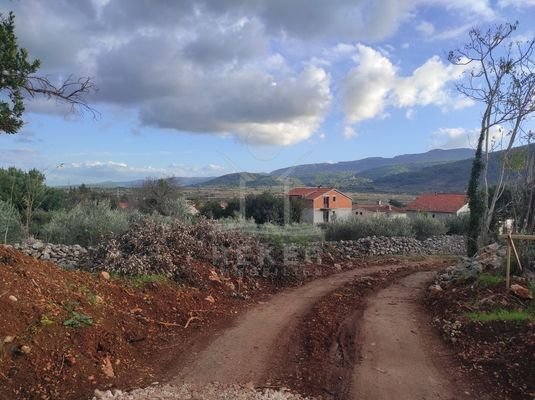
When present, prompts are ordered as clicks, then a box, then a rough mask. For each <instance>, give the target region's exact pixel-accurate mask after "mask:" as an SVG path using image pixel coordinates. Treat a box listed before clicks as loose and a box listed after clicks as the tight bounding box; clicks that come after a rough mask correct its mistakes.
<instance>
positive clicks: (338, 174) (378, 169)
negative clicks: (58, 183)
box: [91, 146, 535, 193]
mask: <svg viewBox="0 0 535 400" xmlns="http://www.w3.org/2000/svg"><path fill="white" fill-rule="evenodd" d="M526 149H528V147H527V146H524V147H519V148H517V149H515V151H516V152H518V153H520V152H522V151H526ZM531 149H532V151H535V146H532V147H531ZM501 154H502V153H501V152H495V153H492V154H491V155H490V165H489V181H490V182H491V183H493V182H495V181H496V179H497V176H498V172H499V171H498V168H499V163H498V160H499V157H501ZM473 156H474V151H473V150H471V149H453V150H431V151H428V152H425V153H419V154H404V155H400V156H396V157H392V158H382V157H370V158H365V159H362V160H355V161H343V162H338V163H334V164H329V163H319V164H304V165H298V166H295V167H288V168H282V169H278V170H276V171H273V172H271V173H248V172H243V173H232V174H227V175H223V176H219V177H209V178H206V177H193V178H184V177H176V178H174V179H175V180H176V182H177V183H178V184H179V185H181V186H192V187H239V186H240V184H241V180H242V179H243V180H244V183H245V187H248V188H270V187H281V186H282V185H283V184H284V183H285V180H286V179H290V183H289V184H290V185H291V186H334V187H337V188H339V189H341V190H345V191H354V192H406V193H421V192H433V191H436V192H464V191H466V187H467V185H468V178H469V176H470V170H471V168H472V160H473ZM286 176H288V177H289V178H286ZM142 183H143V180H134V181H128V182H104V183H102V184H99V185H91V186H99V187H106V188H112V187H139V186H140V185H141V184H142Z"/></svg>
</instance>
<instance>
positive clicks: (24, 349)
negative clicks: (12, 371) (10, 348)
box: [20, 345, 32, 354]
mask: <svg viewBox="0 0 535 400" xmlns="http://www.w3.org/2000/svg"><path fill="white" fill-rule="evenodd" d="M20 351H21V352H22V353H23V354H30V352H31V351H32V349H31V347H30V346H26V345H24V346H20Z"/></svg>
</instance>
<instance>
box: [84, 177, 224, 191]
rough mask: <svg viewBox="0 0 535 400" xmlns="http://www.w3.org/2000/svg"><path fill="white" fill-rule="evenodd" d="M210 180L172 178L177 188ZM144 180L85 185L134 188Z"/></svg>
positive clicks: (107, 187) (106, 187)
mask: <svg viewBox="0 0 535 400" xmlns="http://www.w3.org/2000/svg"><path fill="white" fill-rule="evenodd" d="M211 179H214V177H213V176H209V177H182V176H175V177H173V181H174V182H175V183H176V184H177V185H179V186H195V185H198V184H201V183H203V182H206V181H209V180H211ZM144 181H145V179H136V180H132V181H122V182H114V181H106V182H99V183H90V184H86V186H87V187H92V188H102V189H109V188H118V187H119V188H120V187H122V188H136V187H140V186H141V185H143V182H144Z"/></svg>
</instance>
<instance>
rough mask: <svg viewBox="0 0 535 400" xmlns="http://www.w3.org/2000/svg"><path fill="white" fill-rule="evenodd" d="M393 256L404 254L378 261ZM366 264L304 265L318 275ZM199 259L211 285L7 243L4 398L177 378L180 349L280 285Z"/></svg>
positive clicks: (1, 307) (61, 395) (3, 264)
mask: <svg viewBox="0 0 535 400" xmlns="http://www.w3.org/2000/svg"><path fill="white" fill-rule="evenodd" d="M388 262H390V263H396V262H398V263H399V262H400V261H399V260H397V261H396V260H394V261H392V260H387V261H385V260H384V259H383V260H381V259H376V260H371V261H370V263H371V264H372V265H373V264H375V265H376V266H377V267H378V268H380V266H381V265H382V264H385V263H388ZM363 266H364V262H354V263H353V262H345V263H344V262H342V263H341V264H336V265H335V266H333V265H316V264H312V265H307V266H305V268H304V270H305V271H306V272H307V274H306V276H308V277H310V279H311V278H312V277H318V276H323V275H329V274H332V273H334V272H339V271H340V269H342V270H343V269H348V268H362V267H363ZM191 268H193V269H194V270H195V271H194V272H195V275H196V276H197V277H199V280H200V283H201V284H202V285H201V287H202V289H198V288H191V287H184V286H179V285H178V284H176V283H173V282H170V281H166V280H164V281H162V280H161V279H156V281H154V278H155V277H154V276H148V277H142V278H138V279H123V278H115V277H111V279H105V278H103V277H102V276H101V275H100V274H96V273H87V272H82V271H75V270H65V269H62V268H59V267H57V266H55V265H53V264H52V263H49V262H43V261H37V260H35V259H33V258H31V257H28V256H24V255H22V254H21V253H19V252H17V251H14V250H12V249H9V248H7V247H4V246H0V399H2V400H3V399H6V400H7V399H9V400H11V399H65V400H69V399H80V398H84V397H90V396H91V395H92V394H93V391H94V389H96V388H98V389H107V388H115V387H117V388H121V389H129V388H134V387H142V386H145V385H147V384H150V383H152V382H154V381H156V380H157V381H160V382H161V381H162V380H166V379H170V378H171V377H172V376H171V374H170V370H172V371H176V368H175V369H173V368H170V366H172V365H177V359H178V360H180V359H181V358H182V357H183V356H184V355H185V354H191V351H192V349H195V348H202V347H203V346H205V345H206V344H207V343H209V342H210V340H212V339H213V337H214V336H215V335H216V333H217V332H220V331H222V330H223V329H224V328H227V327H229V326H230V325H231V324H232V323H233V321H234V320H235V319H236V317H238V316H240V315H241V313H242V311H243V310H244V309H245V308H247V307H249V306H251V305H253V304H257V303H258V302H263V301H266V300H267V299H268V298H269V294H271V293H274V292H276V291H279V290H280V287H278V286H276V285H274V284H273V283H271V282H269V281H266V280H261V279H255V280H252V279H227V278H223V277H221V276H218V275H217V273H216V272H215V270H214V269H213V267H212V266H211V265H209V264H206V263H202V262H197V261H195V262H193V263H192V265H191ZM156 278H158V277H156ZM186 326H187V327H186Z"/></svg>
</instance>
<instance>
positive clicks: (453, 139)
mask: <svg viewBox="0 0 535 400" xmlns="http://www.w3.org/2000/svg"><path fill="white" fill-rule="evenodd" d="M479 134H480V130H479V128H472V129H466V128H461V127H457V128H439V129H438V130H436V131H435V132H433V134H432V135H431V147H432V148H440V149H456V148H473V149H475V148H476V146H477V140H478V138H479ZM504 135H505V131H504V129H503V128H502V127H501V126H499V125H497V126H493V127H492V128H491V130H490V137H489V139H490V141H489V142H490V146H491V148H492V150H498V149H500V148H501V145H502V141H503V138H504Z"/></svg>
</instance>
